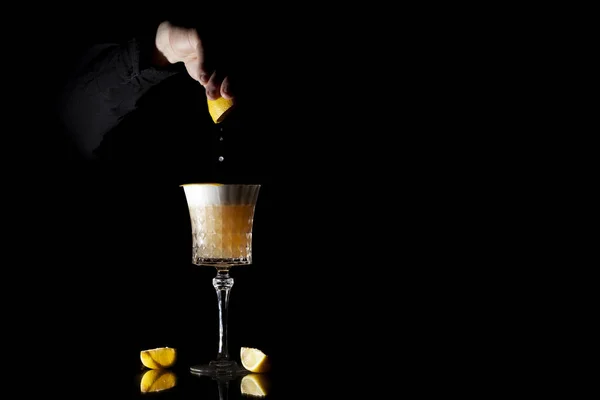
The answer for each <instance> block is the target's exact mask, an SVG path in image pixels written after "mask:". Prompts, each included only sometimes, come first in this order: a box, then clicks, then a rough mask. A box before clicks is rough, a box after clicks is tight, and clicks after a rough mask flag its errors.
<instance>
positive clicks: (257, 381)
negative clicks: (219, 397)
mask: <svg viewBox="0 0 600 400" xmlns="http://www.w3.org/2000/svg"><path fill="white" fill-rule="evenodd" d="M269 387H270V382H269V379H268V378H267V375H264V374H249V375H244V376H243V377H242V381H241V382H240V390H241V392H242V394H243V395H245V396H252V397H265V396H266V395H267V394H269Z"/></svg>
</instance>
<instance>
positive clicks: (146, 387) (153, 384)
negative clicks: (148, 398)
mask: <svg viewBox="0 0 600 400" xmlns="http://www.w3.org/2000/svg"><path fill="white" fill-rule="evenodd" d="M176 384H177V376H176V375H175V373H173V372H172V371H169V370H167V369H150V370H148V371H146V372H145V373H144V375H142V379H141V382H140V392H142V393H151V392H161V391H163V390H167V389H171V388H172V387H174V386H175V385H176Z"/></svg>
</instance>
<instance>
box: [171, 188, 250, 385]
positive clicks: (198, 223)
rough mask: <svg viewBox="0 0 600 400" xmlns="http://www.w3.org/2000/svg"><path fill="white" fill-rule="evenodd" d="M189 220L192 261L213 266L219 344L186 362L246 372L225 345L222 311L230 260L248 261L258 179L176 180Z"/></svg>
mask: <svg viewBox="0 0 600 400" xmlns="http://www.w3.org/2000/svg"><path fill="white" fill-rule="evenodd" d="M181 186H182V187H183V190H184V192H185V197H186V201H187V205H188V209H189V213H190V219H191V226H192V263H193V264H195V265H202V266H212V267H214V268H216V270H217V273H216V276H215V277H214V278H213V286H214V288H215V290H216V291H217V299H218V305H219V347H218V352H217V356H216V358H215V359H214V360H212V361H210V362H209V363H207V364H201V365H194V366H192V367H190V370H191V372H192V373H195V374H199V375H208V376H213V377H214V376H219V375H231V376H237V375H242V374H246V373H248V371H247V370H246V369H244V368H243V367H242V366H240V365H239V364H238V363H237V362H236V361H235V360H233V359H231V357H230V355H229V350H228V342H227V336H228V325H227V315H228V306H229V295H230V292H231V288H232V286H233V278H232V277H231V276H230V275H229V272H230V270H231V268H232V267H234V266H241V265H249V264H252V227H253V223H254V209H255V206H256V200H257V198H258V192H259V189H260V185H256V184H212V183H211V184H209V183H189V184H184V185H181Z"/></svg>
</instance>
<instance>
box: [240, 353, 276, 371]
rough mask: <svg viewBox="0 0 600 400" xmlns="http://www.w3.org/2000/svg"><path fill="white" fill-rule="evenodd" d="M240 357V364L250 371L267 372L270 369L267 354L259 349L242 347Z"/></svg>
mask: <svg viewBox="0 0 600 400" xmlns="http://www.w3.org/2000/svg"><path fill="white" fill-rule="evenodd" d="M240 357H241V360H242V366H243V367H244V368H246V369H247V370H248V371H250V372H267V371H269V370H270V369H271V360H270V359H269V356H267V355H266V354H265V353H263V352H262V351H261V350H259V349H255V348H252V347H242V349H241V350H240Z"/></svg>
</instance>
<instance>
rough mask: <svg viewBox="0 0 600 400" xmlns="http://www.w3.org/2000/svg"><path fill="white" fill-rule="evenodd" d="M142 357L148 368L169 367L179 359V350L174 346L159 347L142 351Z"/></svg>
mask: <svg viewBox="0 0 600 400" xmlns="http://www.w3.org/2000/svg"><path fill="white" fill-rule="evenodd" d="M140 359H141V360H142V364H144V366H145V367H146V368H150V369H160V368H169V367H172V366H173V365H174V364H175V361H176V360H177V351H176V350H175V349H174V348H172V347H157V348H155V349H149V350H142V351H140Z"/></svg>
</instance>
